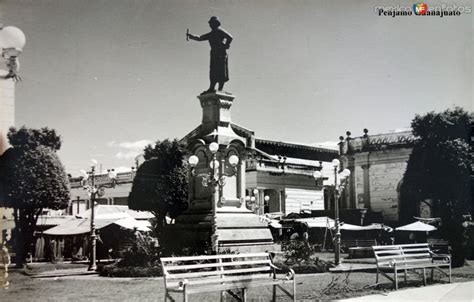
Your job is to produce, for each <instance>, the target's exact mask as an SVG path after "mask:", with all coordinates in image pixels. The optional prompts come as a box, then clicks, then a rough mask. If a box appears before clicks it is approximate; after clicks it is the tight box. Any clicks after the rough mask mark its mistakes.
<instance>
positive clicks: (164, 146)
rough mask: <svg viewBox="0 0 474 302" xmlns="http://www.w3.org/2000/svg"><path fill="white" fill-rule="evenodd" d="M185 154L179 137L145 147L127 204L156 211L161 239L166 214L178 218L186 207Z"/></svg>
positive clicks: (136, 208) (156, 222)
mask: <svg viewBox="0 0 474 302" xmlns="http://www.w3.org/2000/svg"><path fill="white" fill-rule="evenodd" d="M185 157H186V151H185V147H184V146H183V145H182V144H180V143H179V142H178V140H176V139H174V140H173V141H170V140H168V139H166V140H163V141H157V142H156V144H155V145H154V146H151V145H148V146H146V147H145V150H144V158H145V162H144V163H143V164H142V165H141V166H140V167H139V168H138V170H137V174H136V176H135V179H134V180H133V185H132V191H131V192H130V195H129V200H128V206H129V208H130V209H134V210H140V211H150V212H152V213H153V214H154V215H155V217H156V221H155V225H154V226H155V233H156V236H157V237H158V239H161V238H162V235H163V231H164V228H165V226H166V216H169V217H171V218H175V217H176V216H178V215H179V214H180V213H181V212H183V211H184V210H185V209H186V208H187V204H188V203H187V202H188V178H187V171H188V168H187V164H186V162H185Z"/></svg>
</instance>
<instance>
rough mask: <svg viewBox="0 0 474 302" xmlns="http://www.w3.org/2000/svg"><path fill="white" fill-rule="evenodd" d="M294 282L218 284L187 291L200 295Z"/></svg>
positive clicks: (268, 281) (272, 281) (273, 281)
mask: <svg viewBox="0 0 474 302" xmlns="http://www.w3.org/2000/svg"><path fill="white" fill-rule="evenodd" d="M290 282H293V280H282V279H278V280H265V281H257V282H251V283H250V282H249V283H247V282H242V283H228V284H216V285H214V286H213V285H210V286H200V287H193V288H191V289H189V290H188V289H186V291H188V292H189V293H199V292H209V291H215V290H229V289H237V288H247V289H248V288H255V287H261V286H267V285H274V284H284V283H290Z"/></svg>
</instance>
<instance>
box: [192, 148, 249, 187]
mask: <svg viewBox="0 0 474 302" xmlns="http://www.w3.org/2000/svg"><path fill="white" fill-rule="evenodd" d="M208 149H209V151H210V152H211V154H212V158H211V161H210V162H209V168H211V171H210V173H201V174H199V176H200V177H201V180H202V185H203V187H206V188H211V189H212V190H213V192H215V190H216V189H217V187H220V188H222V187H223V186H225V179H226V176H231V175H224V173H218V169H219V166H220V164H219V161H218V160H217V153H218V151H219V144H218V143H216V142H212V143H210V144H209V147H208ZM227 161H228V162H229V165H230V166H231V167H232V169H233V172H234V174H235V173H237V165H238V164H239V161H240V160H239V157H238V156H237V155H235V154H232V155H231V156H229V158H228V159H227ZM188 163H189V165H190V166H191V169H192V170H191V173H193V175H194V168H195V167H196V166H197V164H198V163H199V157H197V156H196V155H191V156H190V157H189V159H188Z"/></svg>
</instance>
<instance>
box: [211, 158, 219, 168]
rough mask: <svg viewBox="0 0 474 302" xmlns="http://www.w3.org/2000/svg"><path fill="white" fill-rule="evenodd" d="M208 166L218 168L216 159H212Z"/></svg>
mask: <svg viewBox="0 0 474 302" xmlns="http://www.w3.org/2000/svg"><path fill="white" fill-rule="evenodd" d="M209 167H210V168H211V169H218V168H219V161H218V160H216V159H215V160H213V161H211V162H210V163H209Z"/></svg>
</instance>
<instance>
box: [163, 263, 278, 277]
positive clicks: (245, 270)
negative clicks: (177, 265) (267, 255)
mask: <svg viewBox="0 0 474 302" xmlns="http://www.w3.org/2000/svg"><path fill="white" fill-rule="evenodd" d="M271 269H272V268H271V267H270V266H262V267H253V268H242V269H231V270H224V271H221V270H218V271H205V272H193V273H180V274H169V273H168V275H167V276H166V278H170V279H176V278H181V279H183V278H192V277H204V276H213V275H231V274H244V273H255V272H269V271H271Z"/></svg>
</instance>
